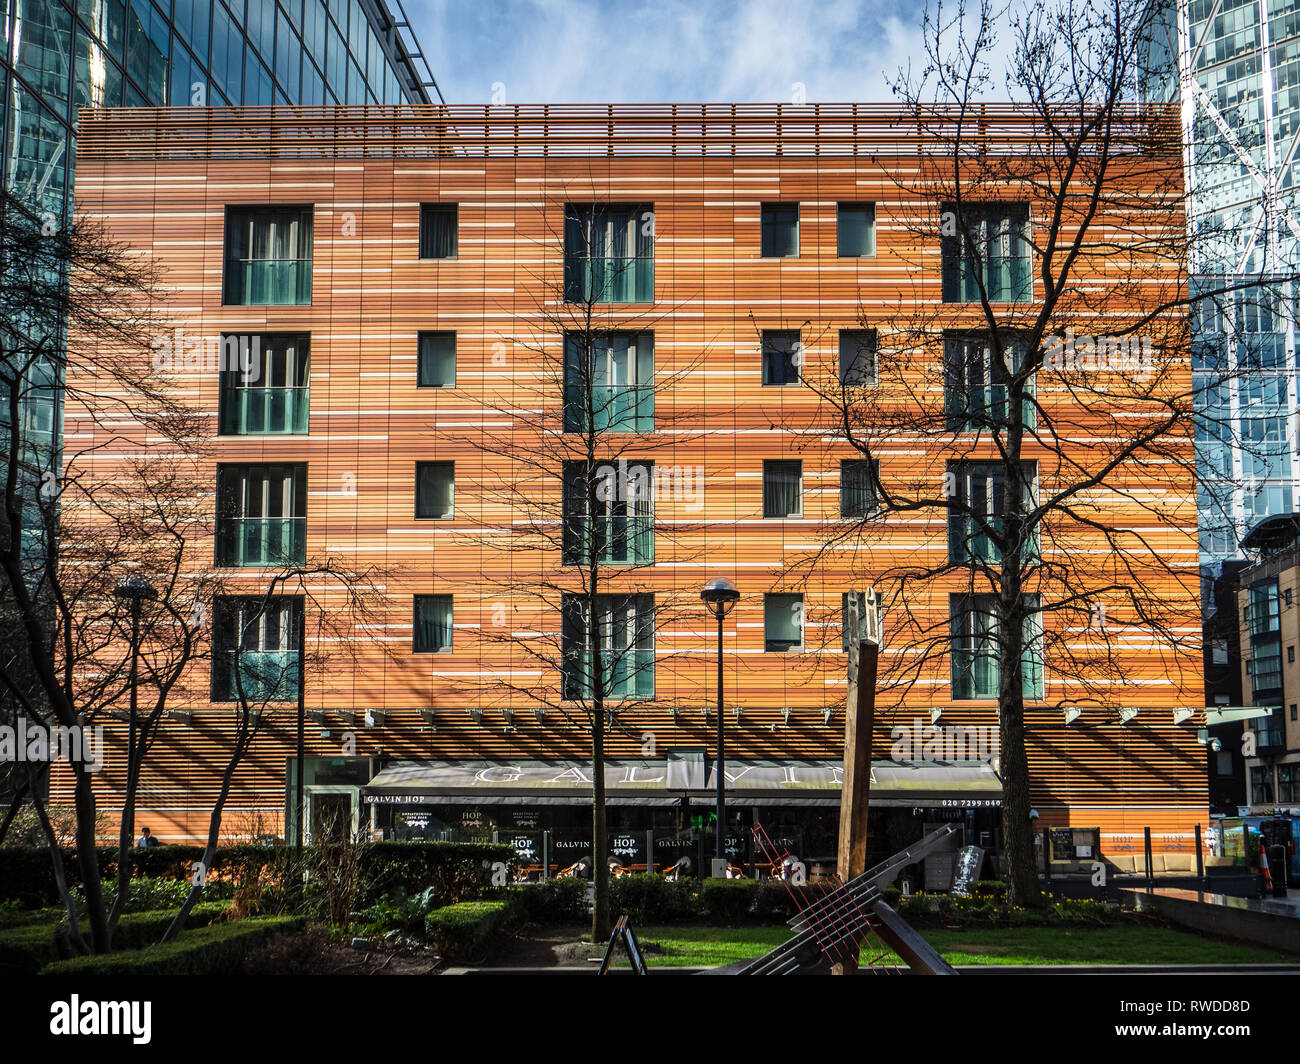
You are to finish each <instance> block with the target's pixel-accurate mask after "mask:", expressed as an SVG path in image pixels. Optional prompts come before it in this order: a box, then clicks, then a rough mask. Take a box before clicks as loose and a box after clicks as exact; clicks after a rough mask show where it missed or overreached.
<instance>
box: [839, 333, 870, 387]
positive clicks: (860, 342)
mask: <svg viewBox="0 0 1300 1064" xmlns="http://www.w3.org/2000/svg"><path fill="white" fill-rule="evenodd" d="M840 383H841V384H843V385H846V386H848V387H855V386H856V387H862V386H863V385H871V384H875V383H877V377H876V330H875V329H841V330H840Z"/></svg>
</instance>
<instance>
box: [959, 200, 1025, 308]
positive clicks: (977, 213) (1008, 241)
mask: <svg viewBox="0 0 1300 1064" xmlns="http://www.w3.org/2000/svg"><path fill="white" fill-rule="evenodd" d="M940 232H941V236H940V242H941V246H942V255H943V301H944V302H945V303H978V302H980V300H981V293H982V294H983V297H984V298H987V299H988V300H989V302H991V303H1008V302H1024V301H1026V300H1028V299H1030V298H1031V294H1032V291H1033V284H1032V277H1031V273H1030V258H1029V253H1030V248H1029V207H1028V205H1026V204H1023V203H978V204H972V203H966V204H963V205H962V206H961V207H960V209H959V208H958V206H957V204H955V203H945V204H943V206H942V208H941V213H940Z"/></svg>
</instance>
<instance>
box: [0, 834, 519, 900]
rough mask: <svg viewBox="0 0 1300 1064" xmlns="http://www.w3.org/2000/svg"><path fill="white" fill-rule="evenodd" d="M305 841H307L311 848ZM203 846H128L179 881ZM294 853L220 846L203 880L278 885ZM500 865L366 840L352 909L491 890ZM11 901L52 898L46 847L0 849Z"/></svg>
mask: <svg viewBox="0 0 1300 1064" xmlns="http://www.w3.org/2000/svg"><path fill="white" fill-rule="evenodd" d="M311 850H312V847H307V852H308V854H310V852H311ZM97 852H98V854H99V871H100V875H101V876H103V877H104V878H106V879H107V878H112V877H114V876H115V875H116V873H117V854H118V851H117V847H116V846H101V847H98V849H97ZM202 857H203V847H202V846H174V845H165V846H137V847H134V848H133V849H132V850H131V853H130V858H131V866H132V874H133V875H134V876H143V877H148V878H151V879H166V880H177V881H179V880H186V881H188V880H189V878H190V876H191V875H192V873H193V865H194V862H195V861H199V860H201V859H202ZM295 859H296V853H295V851H294V849H293V848H292V847H286V846H252V845H241V846H222V847H218V849H217V851H216V853H215V854H214V855H213V861H212V868H211V869H210V870H209V877H208V882H209V884H210V885H215V883H218V882H223V881H228V882H233V883H240V884H245V883H264V884H272V883H278V882H279V881H280V880H281V878H282V877H283V875H284V873H285V872H287V871H289V870H290V869H291V867H292V865H293V862H294V861H295ZM63 861H64V866H65V869H66V871H67V874H68V878H69V885H71V886H76V885H77V884H78V883H79V882H80V872H81V870H80V868H79V867H78V865H77V861H76V855H75V853H74V852H73V851H71V850H65V851H64V854H63ZM497 862H501V863H503V864H505V865H506V869H507V875H506V882H509V881H510V879H511V878H512V877H513V874H514V870H515V866H516V864H517V863H518V855H517V854H516V853H515V851H514V848H513V847H511V846H507V845H505V844H504V843H501V844H495V843H471V842H371V843H366V844H365V845H364V847H363V849H362V852H361V857H360V862H359V869H358V873H359V874H358V883H357V898H356V902H355V904H356V905H357V906H358V907H365V906H369V905H373V904H375V903H376V902H378V901H380V900H381V899H383V898H384V897H385V896H388V897H390V898H402V897H405V896H407V895H410V894H419V893H421V892H422V891H424V890H426V889H428V888H430V887H432V888H434V896H435V898H436V899H437V901H438V903H439V904H444V905H445V904H451V903H454V902H458V901H466V900H469V899H472V898H477V897H480V896H482V895H483V894H484V893H491V888H490V885H489V884H490V876H491V869H492V865H493V864H495V863H497ZM6 899H14V900H17V901H18V902H19V903H20V904H22V905H23V906H25V907H28V908H37V907H41V906H49V905H55V906H57V905H58V904H59V897H58V892H57V891H56V890H55V887H54V875H53V872H52V870H51V867H50V854H49V851H48V850H46V849H44V848H41V847H5V848H0V901H3V900H6Z"/></svg>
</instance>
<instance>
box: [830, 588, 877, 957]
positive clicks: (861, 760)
mask: <svg viewBox="0 0 1300 1064" xmlns="http://www.w3.org/2000/svg"><path fill="white" fill-rule="evenodd" d="M867 608H874V607H873V606H871V605H868V607H867ZM858 609H859V602H858V595H857V593H856V592H852V591H851V592H849V603H848V609H847V610H846V613H847V614H848V616H847V617H846V618H845V623H846V624H847V625H848V629H849V633H850V636H849V665H848V680H849V688H848V697H847V699H846V701H845V706H844V787H843V790H842V791H841V792H840V846H839V861H838V863H837V866H836V872H837V874H838V875H839V877H840V881H841V882H844V883H847V882H848V881H849V880H850V879H852V878H853V877H854V876H857V875H861V874H862V873H863V872H865V871H866V870H867V809H868V804H869V797H870V791H871V729H872V727H873V725H874V723H875V716H876V659H877V656H878V654H879V650H880V648H879V646H878V645H877V644H876V643H875V642H873V641H870V640H866V639H861V638H859V636H860V633H861V630H862V625H861V621H860V620H859V617H858ZM873 620H874V618H873ZM871 629H872V630H873V631H874V629H875V625H874V624H872V625H871ZM857 970H858V959H857V957H856V956H854V957H851V958H848V959H846V960H844V961H841V962H838V963H836V964H833V965H832V966H831V971H832V973H833V974H835V975H852V974H854V973H855V972H856V971H857Z"/></svg>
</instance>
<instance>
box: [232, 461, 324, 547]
mask: <svg viewBox="0 0 1300 1064" xmlns="http://www.w3.org/2000/svg"><path fill="white" fill-rule="evenodd" d="M216 525H217V527H216V541H217V557H216V562H217V564H218V565H221V566H278V565H292V564H301V563H302V562H304V561H305V560H306V557H307V535H306V526H307V466H306V465H305V464H304V463H296V464H292V465H282V464H268V465H261V464H259V465H225V464H222V465H218V466H217V522H216Z"/></svg>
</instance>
